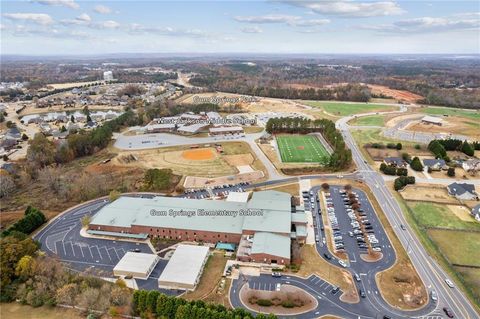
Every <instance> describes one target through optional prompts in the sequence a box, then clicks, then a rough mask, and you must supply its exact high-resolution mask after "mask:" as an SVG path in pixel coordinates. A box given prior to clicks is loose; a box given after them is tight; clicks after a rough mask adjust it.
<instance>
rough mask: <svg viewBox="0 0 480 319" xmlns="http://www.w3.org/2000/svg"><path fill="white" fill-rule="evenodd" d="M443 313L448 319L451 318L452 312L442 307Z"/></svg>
mask: <svg viewBox="0 0 480 319" xmlns="http://www.w3.org/2000/svg"><path fill="white" fill-rule="evenodd" d="M443 312H445V314H446V315H447V317H448V318H453V312H452V311H451V310H450V309H448V308H447V307H443Z"/></svg>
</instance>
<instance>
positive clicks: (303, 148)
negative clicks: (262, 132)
mask: <svg viewBox="0 0 480 319" xmlns="http://www.w3.org/2000/svg"><path fill="white" fill-rule="evenodd" d="M276 139H277V144H278V149H279V151H280V157H281V159H282V162H287V163H325V162H326V161H327V160H328V157H329V154H328V152H327V150H326V149H325V147H324V146H323V145H322V143H321V142H320V141H319V140H318V138H316V137H315V136H310V135H280V136H277V137H276Z"/></svg>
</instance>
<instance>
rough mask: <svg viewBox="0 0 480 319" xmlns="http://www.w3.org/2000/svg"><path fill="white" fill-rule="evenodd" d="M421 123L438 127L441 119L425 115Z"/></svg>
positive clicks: (441, 121)
mask: <svg viewBox="0 0 480 319" xmlns="http://www.w3.org/2000/svg"><path fill="white" fill-rule="evenodd" d="M422 122H427V123H432V124H437V125H440V124H442V123H443V119H441V118H439V117H435V116H430V115H427V116H424V117H423V118H422Z"/></svg>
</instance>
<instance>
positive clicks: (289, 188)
mask: <svg viewBox="0 0 480 319" xmlns="http://www.w3.org/2000/svg"><path fill="white" fill-rule="evenodd" d="M259 190H262V191H263V190H272V191H278V192H285V193H289V194H290V195H292V196H298V195H299V192H300V187H299V186H298V183H292V184H285V185H282V186H278V187H266V188H264V187H262V188H261V189H259Z"/></svg>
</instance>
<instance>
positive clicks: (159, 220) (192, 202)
mask: <svg viewBox="0 0 480 319" xmlns="http://www.w3.org/2000/svg"><path fill="white" fill-rule="evenodd" d="M202 211H203V212H207V213H208V215H205V214H203V215H202ZM240 212H244V213H245V212H246V213H247V214H246V215H242V214H240ZM212 213H213V214H212ZM175 214H177V215H175ZM250 214H253V215H250ZM291 222H292V213H291V200H290V195H289V194H287V193H282V192H276V191H262V192H256V193H254V194H253V196H252V199H251V200H250V201H249V202H247V203H240V202H227V201H217V200H206V199H187V198H178V197H154V198H138V197H120V198H118V199H117V200H116V201H114V202H112V203H110V204H108V205H107V206H105V207H103V208H102V209H101V210H99V211H98V212H97V213H96V214H95V215H94V216H93V218H92V220H91V222H90V224H91V225H105V226H118V227H125V228H128V227H130V226H131V225H141V226H151V227H163V228H175V229H189V230H203V231H213V232H226V233H233V234H241V233H242V230H243V229H248V230H253V231H268V232H275V233H285V234H289V233H290V229H291Z"/></svg>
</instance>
